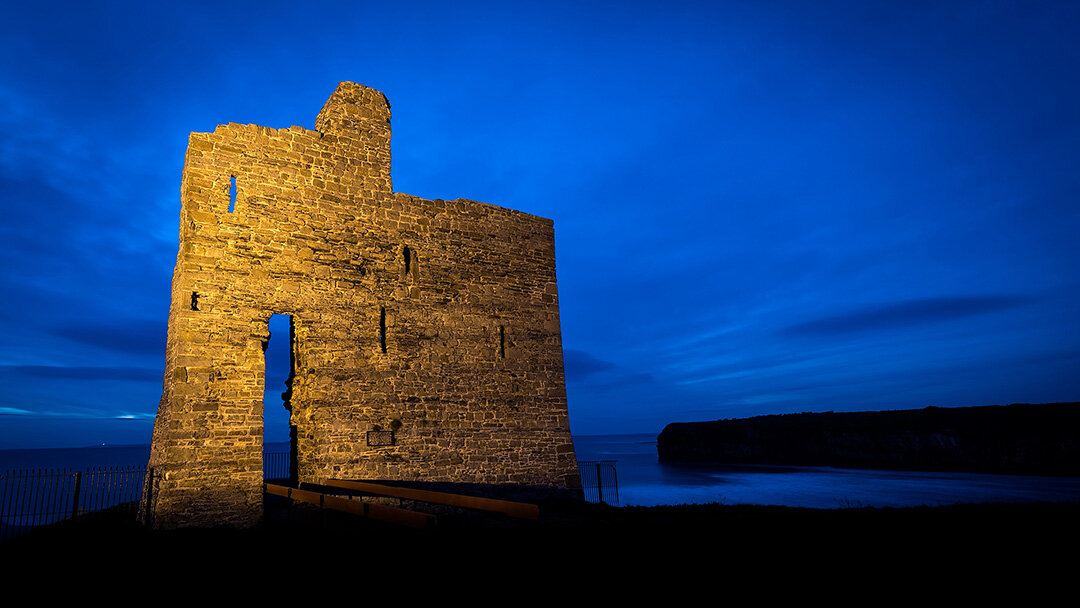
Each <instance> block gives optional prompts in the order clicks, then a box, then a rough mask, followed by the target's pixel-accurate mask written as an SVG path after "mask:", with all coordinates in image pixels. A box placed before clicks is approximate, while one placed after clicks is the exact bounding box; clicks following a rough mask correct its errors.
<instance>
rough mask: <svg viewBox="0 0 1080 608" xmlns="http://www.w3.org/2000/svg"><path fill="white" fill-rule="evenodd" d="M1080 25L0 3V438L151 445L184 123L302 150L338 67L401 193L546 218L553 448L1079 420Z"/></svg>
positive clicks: (1026, 5)
mask: <svg viewBox="0 0 1080 608" xmlns="http://www.w3.org/2000/svg"><path fill="white" fill-rule="evenodd" d="M1077 32H1080V3H1075V2H1032V1H1027V2H991V1H985V2H941V1H934V2H911V1H903V2H900V1H897V2H866V1H859V0H853V1H850V2H830V1H815V2H804V1H802V0H791V1H787V2H784V1H778V2H774V1H768V0H764V1H746V2H712V3H706V2H695V3H686V2H678V1H674V2H671V1H668V2H637V3H635V2H627V1H622V2H605V3H600V2H570V3H565V4H562V3H548V2H543V3H527V2H492V3H475V4H473V3H468V2H430V3H411V2H372V3H364V2H351V3H341V4H340V5H337V4H323V3H320V2H315V1H309V2H280V3H275V2H266V1H262V2H257V3H251V4H250V5H248V6H243V5H242V3H231V2H220V3H219V2H207V3H186V2H131V3H124V2H70V3H63V2H60V3H30V2H8V3H5V4H4V6H3V8H2V9H0V57H2V58H3V59H2V60H0V293H2V294H3V297H2V298H0V448H22V447H48V446H79V445H90V444H99V443H102V442H108V443H147V442H148V441H149V437H150V430H151V425H152V419H153V416H154V414H155V412H156V410H157V402H158V398H159V396H160V393H161V385H162V383H161V375H162V370H163V366H164V342H165V322H166V318H167V315H168V305H169V291H170V281H171V273H172V268H173V264H174V262H175V259H176V252H177V233H178V222H179V210H180V201H179V189H180V173H181V168H182V164H183V158H184V153H185V148H186V145H187V137H188V133H189V132H190V131H212V130H213V129H214V127H215V125H217V124H220V123H226V122H239V123H255V124H261V125H266V126H271V127H288V126H290V125H294V124H295V125H300V126H305V127H308V128H311V127H313V126H314V122H315V115H316V113H317V112H318V111H319V109H320V108H321V107H322V104H323V102H324V101H325V100H326V98H327V97H328V96H329V95H330V93H331V92H332V91H333V90H334V87H335V86H336V85H337V83H338V82H339V81H342V80H352V81H356V82H359V83H362V84H365V85H368V86H371V87H374V88H377V89H379V90H381V91H383V92H385V93H386V94H387V96H388V97H389V99H390V101H391V102H392V103H393V112H394V120H393V129H394V133H393V145H394V168H393V178H394V187H395V189H396V190H398V191H400V192H407V193H410V194H415V195H419V196H423V197H426V198H457V197H463V198H471V199H474V200H480V201H484V202H489V203H493V204H497V205H501V206H505V207H510V208H512V209H519V210H522V211H526V212H529V213H534V214H537V215H541V216H545V217H550V218H553V219H554V220H555V229H556V251H557V257H558V278H559V291H560V298H561V311H562V326H563V346H564V349H565V356H566V375H567V382H568V396H569V403H570V421H571V426H572V429H573V431H574V432H575V433H578V434H594V433H617V432H658V431H659V430H660V429H661V428H662V427H663V425H664V424H666V423H667V422H672V421H687V420H710V419H716V418H724V417H742V416H751V415H755V414H767V413H786V412H798V411H824V410H837V411H840V410H863V409H895V408H913V407H915V408H917V407H924V406H926V405H931V404H934V405H978V404H990V403H1009V402H1019V401H1025V402H1047V401H1062V400H1077V399H1080V315H1078V314H1077V311H1078V309H1077V302H1080V273H1078V272H1077V270H1076V268H1077V265H1078V264H1077V263H1078V262H1080V170H1078V166H1077V159H1078V147H1080V79H1078V78H1077V75H1078V74H1080V45H1078V44H1077V42H1076V35H1077ZM280 381H281V377H280V375H277V374H276V372H273V373H272V374H271V378H270V382H271V383H274V382H278V383H279V382H280ZM280 390H281V387H280V385H279V386H273V387H271V390H270V392H272V393H278V392H280ZM279 407H280V406H278V408H279ZM275 428H278V427H275ZM283 429H284V426H283V425H282V426H281V427H280V432H279V431H278V430H275V431H272V433H271V435H272V436H271V437H270V438H271V439H282V438H284V431H283ZM275 433H276V435H275Z"/></svg>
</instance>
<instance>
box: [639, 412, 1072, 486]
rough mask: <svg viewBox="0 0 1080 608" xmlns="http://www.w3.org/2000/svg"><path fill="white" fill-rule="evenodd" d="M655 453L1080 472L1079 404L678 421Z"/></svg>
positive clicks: (724, 459)
mask: <svg viewBox="0 0 1080 608" xmlns="http://www.w3.org/2000/svg"><path fill="white" fill-rule="evenodd" d="M656 447H657V452H658V454H659V458H660V461H661V462H666V463H676V462H694V463H703V462H714V463H743V464H751V463H753V464H787V465H806V466H832V467H847V468H876V469H908V470H922V471H973V472H982V473H1010V474H1046V475H1080V403H1075V402H1073V403H1046V404H1037V405H1032V404H1026V403H1025V404H1014V405H990V406H979V407H950V408H942V407H927V408H925V409H920V410H892V411H883V412H843V413H836V412H824V413H803V414H784V415H773V416H756V417H753V418H741V419H728V420H716V421H712V422H679V423H672V424H669V425H667V426H666V427H665V428H664V430H663V432H661V433H660V436H659V437H658V438H657V443H656Z"/></svg>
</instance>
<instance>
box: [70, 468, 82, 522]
mask: <svg viewBox="0 0 1080 608" xmlns="http://www.w3.org/2000/svg"><path fill="white" fill-rule="evenodd" d="M81 490H82V472H79V473H75V496H74V498H73V499H72V501H71V519H75V518H76V517H78V516H79V492H80V491H81Z"/></svg>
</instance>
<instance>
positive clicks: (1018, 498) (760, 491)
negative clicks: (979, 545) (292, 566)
mask: <svg viewBox="0 0 1080 608" xmlns="http://www.w3.org/2000/svg"><path fill="white" fill-rule="evenodd" d="M266 447H267V451H275V452H284V451H287V450H288V444H287V443H276V444H267V446H266ZM574 448H575V450H576V451H577V458H578V460H614V461H615V462H616V464H615V466H616V470H617V471H618V481H619V499H620V500H619V504H622V505H643V506H653V505H672V504H683V503H709V502H720V503H725V504H762V505H766V504H768V505H786V506H796V507H818V508H840V507H857V506H874V507H905V506H918V505H943V504H952V503H960V502H1034V501H1050V502H1065V501H1080V478H1076V477H1035V476H1017V475H985V474H978V473H924V472H916V471H878V470H866V469H834V468H828V467H790V466H768V465H726V466H720V465H716V466H701V465H667V464H660V463H659V462H658V461H657V458H656V436H655V435H578V436H575V437H574ZM149 453H150V448H149V447H148V446H102V447H90V448H74V449H53V450H0V471H3V470H6V469H21V468H41V467H48V468H72V469H83V468H86V467H91V466H128V465H136V466H145V465H146V461H147V459H148V458H149Z"/></svg>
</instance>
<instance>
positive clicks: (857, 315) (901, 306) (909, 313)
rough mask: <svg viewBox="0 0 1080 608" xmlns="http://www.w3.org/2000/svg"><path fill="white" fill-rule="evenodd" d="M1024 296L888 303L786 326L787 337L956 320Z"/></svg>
mask: <svg viewBox="0 0 1080 608" xmlns="http://www.w3.org/2000/svg"><path fill="white" fill-rule="evenodd" d="M1029 301H1030V298H1028V297H1024V296H1011V295H1003V296H964V297H944V298H926V299H922V300H911V301H907V302H899V303H896V304H886V305H882V306H874V307H869V308H863V309H860V310H855V311H852V312H849V313H846V314H841V315H833V316H828V317H823V318H820V319H814V320H812V321H806V322H803V323H797V324H795V325H790V326H788V327H786V328H784V329H783V330H782V331H781V333H782V334H784V335H787V336H823V335H837V334H848V333H856V332H864V331H875V330H883V329H894V328H897V327H907V326H912V325H922V324H925V323H935V322H940V321H953V320H958V319H964V318H968V317H974V316H977V315H982V314H987V313H991V312H997V311H1000V310H1006V309H1009V308H1015V307H1017V306H1021V305H1023V304H1026V303H1028V302H1029Z"/></svg>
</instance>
